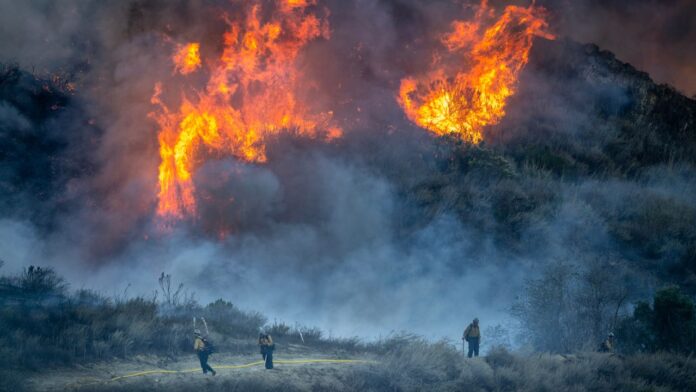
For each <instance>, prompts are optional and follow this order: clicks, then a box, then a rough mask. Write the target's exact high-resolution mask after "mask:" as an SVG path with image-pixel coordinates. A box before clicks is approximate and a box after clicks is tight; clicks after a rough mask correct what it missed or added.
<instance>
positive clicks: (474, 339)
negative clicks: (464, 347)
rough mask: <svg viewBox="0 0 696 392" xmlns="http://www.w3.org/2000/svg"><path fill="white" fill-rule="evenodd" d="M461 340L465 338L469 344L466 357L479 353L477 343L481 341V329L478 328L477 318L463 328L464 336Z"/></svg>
mask: <svg viewBox="0 0 696 392" xmlns="http://www.w3.org/2000/svg"><path fill="white" fill-rule="evenodd" d="M462 340H465V341H466V342H467V343H468V344H469V353H468V355H467V356H468V357H469V358H471V357H472V356H477V357H478V355H479V343H480V342H481V330H480V329H479V320H478V319H477V318H475V319H474V321H473V322H472V323H471V324H469V326H468V327H466V329H465V330H464V336H462Z"/></svg>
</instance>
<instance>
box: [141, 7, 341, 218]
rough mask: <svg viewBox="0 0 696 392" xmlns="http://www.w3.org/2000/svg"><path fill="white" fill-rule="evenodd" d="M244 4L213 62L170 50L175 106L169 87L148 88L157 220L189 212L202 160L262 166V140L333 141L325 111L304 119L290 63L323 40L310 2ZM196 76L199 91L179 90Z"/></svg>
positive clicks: (195, 50) (195, 51)
mask: <svg viewBox="0 0 696 392" xmlns="http://www.w3.org/2000/svg"><path fill="white" fill-rule="evenodd" d="M244 4H245V6H244V10H243V11H242V12H240V13H236V14H235V15H227V16H225V18H226V21H227V24H228V25H229V28H228V30H227V32H226V33H225V34H224V37H222V38H223V41H224V49H223V51H222V53H221V55H220V56H219V58H215V59H201V55H200V53H201V51H200V43H188V44H185V45H180V46H179V47H178V48H177V49H176V51H175V53H174V55H173V57H172V60H173V62H174V70H175V72H178V73H179V74H180V75H181V78H183V79H184V81H183V82H181V83H177V86H175V87H176V88H181V86H184V87H183V88H181V90H182V92H181V95H182V96H181V101H180V102H179V103H178V104H177V105H171V104H167V103H165V101H164V99H162V94H163V92H164V91H165V89H167V88H169V89H171V87H170V86H162V84H157V86H156V87H155V94H154V96H153V98H152V103H153V104H155V105H156V106H157V107H158V110H156V111H155V112H153V113H151V116H152V118H154V119H155V121H156V122H157V124H158V126H159V144H160V156H161V159H162V162H161V164H160V167H159V204H158V208H157V212H158V215H160V216H162V217H165V218H182V217H184V216H187V215H193V214H195V212H196V204H195V188H194V183H193V179H192V175H193V172H194V171H195V169H196V168H197V167H198V166H199V165H200V161H201V160H202V159H203V158H204V157H203V155H204V154H210V153H217V154H221V155H225V156H232V157H234V158H236V159H240V160H243V161H246V162H257V163H258V162H264V161H265V160H266V155H265V145H264V143H265V141H266V140H267V139H268V138H269V137H272V136H273V135H277V134H278V133H280V132H294V133H297V134H301V135H303V136H307V137H316V138H324V139H331V138H335V137H338V136H340V132H341V131H340V130H339V129H338V128H336V127H332V126H331V124H330V119H331V113H330V112H328V113H311V112H310V110H309V109H308V107H307V105H305V104H304V103H303V102H302V101H301V100H300V99H299V98H298V97H299V96H300V95H301V94H298V91H299V89H300V88H301V87H302V85H303V83H302V77H301V75H300V74H299V72H298V71H297V69H296V66H295V60H296V58H297V56H298V53H299V51H300V49H302V48H303V47H304V46H305V45H306V44H307V43H308V42H310V41H311V40H314V39H319V38H324V39H327V38H328V37H329V26H328V23H327V22H326V21H325V20H324V19H325V18H323V17H319V16H317V15H315V14H313V13H312V12H311V10H310V8H312V6H314V4H312V1H310V0H284V1H277V2H275V3H271V2H267V1H260V0H259V1H253V2H251V1H250V2H246V3H244ZM198 72H207V73H208V79H207V80H208V81H207V85H206V86H205V88H204V89H203V90H202V91H200V90H198V89H196V88H195V87H190V86H188V89H186V87H187V86H186V77H190V76H193V75H195V74H196V73H198ZM172 106H178V107H174V108H172ZM204 149H205V150H204Z"/></svg>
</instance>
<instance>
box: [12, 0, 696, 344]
mask: <svg viewBox="0 0 696 392" xmlns="http://www.w3.org/2000/svg"><path fill="white" fill-rule="evenodd" d="M243 3H244V2H241V1H236V2H235V1H232V2H227V1H216V2H212V3H211V2H199V1H194V0H191V1H183V0H182V1H174V2H169V1H149V2H146V1H130V2H123V1H96V0H95V1H63V2H60V3H56V2H50V1H31V2H29V1H27V2H19V3H18V2H10V1H3V2H0V15H3V16H2V17H0V22H1V23H0V36H2V37H3V39H2V40H1V41H0V53H3V55H2V58H0V62H16V63H18V64H19V66H20V68H21V69H24V70H30V71H31V70H33V72H34V73H35V74H36V75H37V76H38V78H34V77H33V76H30V75H29V74H24V76H22V79H21V80H22V81H23V82H21V83H19V82H18V83H14V84H12V83H10V84H7V83H5V84H4V85H3V84H2V83H0V87H2V88H3V89H7V90H2V92H3V94H2V95H0V97H2V100H0V137H1V139H0V141H1V142H2V146H3V147H4V146H11V147H12V148H13V150H12V151H19V152H17V153H16V155H12V156H10V155H3V156H2V157H3V166H2V169H0V170H1V172H0V180H1V182H0V185H2V186H3V189H12V191H13V194H16V195H17V196H16V197H5V198H4V199H3V202H2V206H3V214H2V216H3V219H2V220H0V252H1V254H0V257H2V258H3V260H6V261H7V264H6V265H5V267H4V268H6V269H8V270H9V271H18V270H20V269H21V268H22V267H24V266H27V265H29V264H48V265H51V266H54V267H55V268H56V269H57V270H58V271H59V272H60V273H61V274H63V275H65V276H66V277H67V278H68V281H70V282H73V285H74V286H78V287H88V288H97V289H99V290H105V291H107V293H109V291H113V292H117V291H121V290H123V289H124V288H125V287H126V286H127V285H128V284H131V285H132V286H131V287H132V291H131V292H132V293H137V294H145V295H148V294H149V293H151V291H152V290H153V289H154V288H155V284H156V279H157V277H158V276H159V274H160V273H161V272H162V271H166V272H168V273H171V274H172V275H173V279H174V280H176V281H181V282H183V283H184V284H185V286H186V287H187V288H188V289H189V290H191V291H193V292H195V293H196V295H197V297H198V298H200V299H201V300H203V301H208V300H213V299H215V298H218V297H223V298H226V299H229V300H231V301H232V302H234V303H235V304H239V305H240V306H241V307H243V308H248V309H254V310H259V311H261V312H263V313H265V314H266V315H269V316H270V317H271V318H278V319H281V320H287V321H289V322H299V323H303V324H310V325H314V324H316V325H318V326H320V327H322V328H323V329H325V330H328V331H331V332H332V333H335V334H337V335H341V336H347V335H362V336H370V337H375V336H379V335H384V334H386V333H389V332H390V331H393V330H404V329H405V330H412V331H416V332H418V333H422V334H424V335H426V336H429V337H440V336H448V337H451V338H458V336H459V334H460V333H461V328H462V327H463V326H465V325H466V323H468V322H469V320H470V319H472V318H473V317H479V318H480V319H481V320H482V323H483V324H484V325H486V324H487V325H492V324H495V323H508V322H509V320H508V316H507V314H508V310H509V307H510V304H511V302H512V301H513V300H514V298H515V296H516V294H517V293H518V291H519V290H520V288H521V287H522V285H523V283H524V280H525V279H526V278H528V277H530V276H534V274H535V273H537V272H538V271H539V270H540V269H541V268H542V267H543V265H545V264H546V263H547V262H549V261H552V260H555V259H559V258H562V259H568V258H576V257H578V255H583V257H592V256H598V255H611V256H617V257H624V256H625V253H626V247H625V244H623V243H618V242H617V241H616V240H615V238H616V233H615V232H614V231H613V230H614V226H612V223H611V214H612V213H613V212H614V211H620V210H621V209H622V208H624V203H623V202H622V200H623V199H622V197H628V196H627V195H631V194H636V193H638V194H640V193H641V192H647V195H648V196H650V197H652V196H655V195H662V196H664V195H667V196H665V197H668V198H683V195H685V194H692V193H685V192H686V191H685V190H684V189H677V188H675V187H673V186H672V185H670V184H668V183H666V182H664V181H662V179H663V178H664V173H672V170H673V168H669V167H660V168H656V169H654V170H655V172H657V173H660V174H651V177H649V178H646V179H645V183H644V184H636V183H634V182H633V181H631V180H616V181H604V180H602V179H598V180H592V181H588V182H585V181H578V183H570V184H568V183H566V182H563V181H556V180H553V179H550V178H548V177H545V176H544V175H543V174H540V173H538V172H535V171H534V170H533V169H534V168H529V167H526V168H525V167H523V166H524V163H525V162H516V161H514V159H511V162H507V163H506V164H507V165H508V166H505V165H503V164H502V163H500V160H499V157H498V156H497V155H496V153H495V152H490V151H488V150H485V151H484V152H479V153H480V154H482V155H480V156H477V159H478V158H480V159H479V160H476V159H474V160H472V161H471V162H465V163H459V162H454V161H456V159H458V158H457V155H456V152H457V151H456V148H457V147H456V146H450V145H446V146H444V147H443V145H442V143H441V142H439V141H437V140H435V139H433V138H431V137H430V136H429V135H428V134H427V133H426V132H425V131H422V130H420V129H417V128H416V127H414V126H413V125H412V124H410V123H409V122H408V121H407V120H406V119H405V117H404V115H403V112H402V111H401V109H400V108H399V106H398V104H397V103H396V100H395V93H396V91H398V84H399V81H400V79H401V78H403V77H404V76H405V75H407V74H409V73H412V72H414V71H420V70H423V69H424V68H427V67H428V65H429V63H430V60H431V59H432V56H433V53H432V51H433V49H432V48H433V42H436V37H437V36H438V35H439V34H440V33H441V32H442V31H444V30H446V29H447V28H448V25H449V21H450V20H452V18H453V15H456V16H457V17H466V16H467V15H469V14H470V13H471V8H470V7H467V6H466V5H462V4H459V3H456V2H450V1H438V2H428V3H427V4H426V3H425V2H417V1H377V2H376V1H354V2H346V1H338V0H336V1H329V2H326V3H321V4H320V5H318V7H327V8H328V9H329V10H330V17H329V22H330V25H331V29H332V32H331V38H330V39H329V40H317V41H315V42H313V43H311V44H310V45H309V46H308V47H307V48H306V50H305V51H303V53H302V57H301V59H300V60H299V62H298V67H300V69H301V70H302V73H303V74H307V75H312V80H313V83H315V85H314V86H313V88H312V89H311V91H312V92H313V94H315V95H313V96H312V97H311V100H312V101H313V104H314V105H316V106H317V107H320V108H321V109H322V110H333V111H334V118H335V119H336V120H337V121H338V122H340V123H341V124H342V126H343V127H344V128H345V129H346V131H347V132H346V134H345V136H344V137H343V138H342V139H341V140H338V141H335V142H331V143H323V142H316V141H313V140H307V139H301V138H295V137H291V136H288V137H279V138H278V139H277V140H274V141H272V143H271V144H270V145H269V147H268V163H267V164H258V165H257V164H247V163H241V162H238V161H235V160H233V159H230V158H228V157H215V159H209V160H208V161H207V163H205V164H203V165H201V167H199V168H198V169H197V171H196V173H195V175H194V181H195V185H196V189H197V194H196V198H197V199H198V200H199V201H200V203H199V206H200V210H199V211H198V212H199V215H198V217H197V218H196V219H191V220H190V221H187V222H183V223H181V224H178V225H173V226H171V227H166V228H164V230H163V227H162V225H161V222H158V221H157V219H156V218H155V217H154V209H155V206H156V202H157V200H156V195H157V186H156V183H157V178H156V177H157V166H158V164H159V153H158V145H157V131H156V129H155V126H154V124H153V123H152V122H151V121H150V120H149V119H148V113H149V112H150V111H152V110H153V106H152V104H151V102H150V97H151V96H152V93H153V87H154V85H155V83H156V82H157V81H161V80H165V81H172V80H175V78H176V77H175V76H174V75H172V68H171V63H170V58H169V56H170V54H171V49H172V48H173V46H174V45H175V44H176V43H182V42H188V41H192V40H195V41H200V42H202V47H201V51H202V53H203V54H204V55H205V54H206V53H207V54H211V53H212V54H215V53H218V52H219V50H220V37H221V35H222V32H223V31H224V29H225V28H226V25H225V22H224V20H223V19H222V18H220V17H219V13H220V10H226V11H228V12H233V11H234V9H235V7H242V6H244V4H243ZM558 4H559V5H557V6H556V8H553V4H551V5H549V7H550V8H552V11H555V12H559V14H560V15H562V18H569V15H570V14H569V13H564V12H570V11H569V10H570V9H571V8H569V7H570V6H569V5H567V4H565V3H560V2H559V3H558ZM573 4H576V3H575V2H574V3H573ZM641 4H643V3H642V2H641ZM672 6H673V7H677V4H676V3H674V4H673V5H672ZM577 7H587V8H582V9H583V10H585V9H587V10H589V11H587V12H588V14H587V15H600V16H601V18H600V17H597V19H593V20H595V22H593V23H580V22H579V21H578V22H577V23H570V24H568V25H567V27H566V28H567V29H568V31H569V33H568V34H569V35H571V36H576V37H579V38H578V39H581V40H582V39H585V38H583V37H586V38H587V39H588V40H594V38H595V37H600V38H601V39H599V38H598V39H599V41H603V40H605V41H603V42H606V43H607V45H613V44H614V42H616V41H613V40H612V39H613V38H612V37H611V36H610V35H609V34H608V33H607V31H614V30H610V29H611V28H612V27H611V24H612V23H611V22H610V21H611V20H613V19H611V18H613V17H615V6H613V5H609V6H607V8H606V9H601V8H598V7H599V6H598V5H596V4H595V3H593V2H589V1H587V2H584V3H582V6H577ZM612 7H614V8H612ZM644 7H647V6H642V5H641V6H637V7H636V10H635V15H643V13H642V12H644ZM572 9H573V10H574V9H576V8H572ZM646 9H647V8H646ZM670 9H672V8H670ZM583 12H584V11H583ZM583 15H585V14H583ZM673 16H674V15H673ZM588 17H589V16H588ZM561 20H563V21H565V20H566V19H561ZM582 20H585V21H587V19H582ZM443 21H445V22H443ZM580 26H582V27H584V29H581V28H580ZM627 26H628V29H627V30H625V31H626V32H627V33H625V34H630V32H631V29H632V28H636V29H637V28H638V27H639V22H633V23H632V24H631V23H629V24H628V25H627ZM590 27H592V28H590ZM685 34H686V33H685ZM624 37H625V35H624ZM665 39H666V38H665V36H663V35H661V34H658V35H656V37H655V41H650V42H651V43H652V42H654V45H655V48H657V47H660V48H662V46H660V45H663V43H664V40H665ZM685 41H686V40H684V42H682V41H679V42H677V43H676V45H675V46H670V48H675V47H679V46H681V47H682V48H683V47H685V45H688V44H687V43H686V42H685ZM643 42H645V41H643ZM629 49H630V48H628V47H626V48H623V50H627V52H625V53H626V56H634V55H636V56H637V54H636V52H629V51H628V50H629ZM670 50H671V49H670ZM692 52H694V53H696V51H692ZM685 53H686V52H685ZM689 53H690V52H689ZM627 59H628V58H627ZM691 63H693V62H691ZM638 64H645V66H646V68H650V67H657V68H659V69H660V70H664V73H663V74H660V73H659V72H658V71H655V72H658V73H657V74H656V75H675V78H676V79H674V82H675V83H677V84H678V85H681V86H685V87H682V88H684V89H690V88H692V87H690V86H691V85H690V84H689V83H691V82H690V81H689V80H687V79H685V77H686V76H684V75H686V74H687V73H684V74H683V75H682V76H679V75H680V74H678V73H677V74H674V73H672V72H668V71H667V70H669V69H670V67H677V66H678V65H677V60H676V58H674V59H670V60H668V61H667V62H666V63H665V64H666V65H664V64H662V63H659V64H658V63H650V62H644V63H640V61H638ZM542 65H543V64H542ZM682 66H684V67H687V68H685V69H687V70H688V66H687V65H683V64H682ZM660 67H664V68H660ZM651 72H652V70H651ZM54 74H61V75H62V74H65V75H67V76H66V77H69V78H71V80H74V81H75V83H76V90H75V92H74V93H69V92H68V93H64V94H57V96H59V97H61V99H63V100H64V101H65V102H64V104H63V105H62V106H63V107H65V109H64V110H57V111H55V113H54V111H51V112H48V113H47V114H42V115H38V114H37V113H35V112H33V111H32V110H33V109H31V108H35V107H42V106H46V105H47V104H46V103H45V102H44V101H42V100H41V99H34V98H33V97H36V95H35V93H36V91H40V90H42V84H43V81H42V80H43V79H41V76H42V75H43V76H47V75H48V76H50V75H54ZM548 79H549V78H548V74H547V73H545V70H544V69H543V66H540V67H536V68H534V67H531V68H530V70H529V71H527V72H526V73H525V75H524V76H523V80H522V82H521V87H520V90H521V92H520V95H519V97H517V98H514V99H517V101H515V102H511V103H510V108H511V110H510V112H509V113H508V116H507V117H506V119H505V120H504V123H503V124H501V126H500V128H501V129H503V130H508V131H507V132H508V133H506V134H505V133H504V134H503V135H504V137H500V140H495V141H494V143H493V145H494V146H497V147H498V148H500V149H501V150H503V151H506V152H510V153H511V155H512V156H513V157H514V154H515V152H516V151H515V146H517V145H521V144H524V143H525V142H528V141H529V140H530V138H536V139H537V140H538V139H542V138H543V137H544V135H549V134H554V135H555V136H554V138H553V140H554V142H555V141H558V142H559V143H561V142H564V143H568V144H573V145H574V146H576V149H578V150H580V149H587V150H588V151H592V152H594V149H601V148H603V147H604V146H605V144H606V141H607V140H610V139H612V137H613V136H615V135H616V132H617V130H616V129H609V128H601V127H597V125H598V124H600V123H602V122H604V120H605V119H606V118H607V117H611V116H618V115H620V114H622V113H623V112H624V111H625V110H626V109H625V108H626V106H627V105H630V103H631V102H632V101H631V97H630V95H629V94H627V92H626V91H627V90H626V89H624V88H622V86H621V85H618V86H617V85H614V84H612V85H609V86H604V87H601V88H600V87H598V86H596V85H592V86H590V87H588V85H587V84H586V83H584V82H582V81H580V77H579V76H577V75H574V76H571V77H567V76H566V75H563V76H562V77H559V80H560V81H558V80H555V81H554V80H552V81H549V80H548ZM554 82H556V83H557V84H554ZM568 83H571V84H572V83H575V84H572V85H573V86H575V87H574V88H572V89H568V88H567V86H568V85H569V84H568ZM563 87H565V89H564V88H563ZM525 91H527V93H525ZM530 91H531V93H530ZM564 91H565V92H564ZM17 92H22V93H23V94H24V95H17ZM562 94H565V95H562ZM11 95H13V96H21V97H26V99H24V100H21V99H15V100H12V99H6V98H5V97H8V96H11ZM559 96H562V99H560V100H559V99H558V97H559ZM49 97H53V95H50V96H49ZM552 99H555V100H556V102H560V104H559V105H554V106H553V109H549V105H548V102H549V101H550V100H552ZM27 100H28V101H27ZM32 100H33V101H32ZM26 102H29V103H26ZM595 102H603V103H604V104H602V105H601V106H602V110H603V111H604V112H602V113H604V115H605V118H598V117H597V113H596V111H595V109H596V107H597V106H596V105H594V103H595ZM48 106H49V107H50V106H52V105H48ZM581 108H583V109H581ZM501 132H502V131H501ZM19 135H25V137H24V138H23V139H22V138H20V137H19ZM588 135H591V136H593V137H591V138H588ZM588 139H591V140H592V142H591V143H590V142H588ZM18 140H21V142H20V141H18ZM35 140H40V141H43V142H42V143H43V144H41V143H39V144H38V147H37V144H36V143H34V142H33V141H35ZM48 141H50V142H51V143H48ZM588 145H589V147H588ZM26 146H31V147H32V148H33V149H24V148H25V147H26ZM486 151H488V152H486ZM583 151H584V150H583ZM21 153H24V155H22V154H21ZM475 153H476V151H473V152H471V154H475ZM464 155H465V156H467V157H468V155H466V154H464ZM18 156H24V157H31V159H29V161H30V162H31V163H27V160H26V159H25V160H18V159H10V158H14V157H18ZM6 161H7V162H10V161H11V162H13V164H12V165H5V162H6ZM44 161H45V163H41V162H44ZM481 162H483V164H482V163H481ZM584 163H586V164H587V167H588V169H587V172H585V173H579V174H578V175H583V174H588V173H590V174H594V172H592V170H591V165H592V162H590V161H589V160H588V162H584ZM605 163H606V164H607V165H608V164H609V163H607V162H600V163H599V164H605ZM477 165H482V166H477ZM34 167H38V168H40V169H37V170H33V169H32V170H33V171H32V170H30V169H31V168H34ZM508 169H510V170H513V171H516V172H517V173H518V175H517V177H512V178H511V177H510V176H509V175H508V174H506V172H505V171H506V170H508ZM690 170H691V169H687V170H685V173H686V174H684V177H685V178H693V172H692V171H690ZM27 173H29V174H32V173H39V174H37V176H34V177H32V176H29V178H31V180H28V179H26V178H27V176H28V175H27ZM490 173H493V175H490ZM658 180H659V181H658ZM593 181H596V182H593ZM660 181H662V182H660ZM680 181H681V182H680V183H681V184H685V183H690V182H688V181H686V180H683V179H682V180H680ZM27 183H29V185H27ZM646 184H647V185H646ZM684 186H686V185H684ZM689 189H691V188H689ZM689 192H691V191H689ZM8 193H9V192H8ZM37 195H45V197H44V196H41V197H38V196H37ZM648 196H645V197H648ZM598 198H600V199H603V198H608V199H610V201H611V203H609V204H607V205H608V206H611V207H604V208H600V206H601V203H598V202H597V199H598ZM682 203H683V204H685V205H687V206H688V207H689V208H691V207H693V201H689V200H683V201H682ZM519 206H522V207H519ZM520 208H521V209H520ZM608 216H609V218H608ZM682 251H683V250H682ZM586 255H589V256H586ZM670 257H672V258H673V259H678V257H679V255H672V256H670ZM579 262H580V261H579ZM78 282H80V283H78Z"/></svg>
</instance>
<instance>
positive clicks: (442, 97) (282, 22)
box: [151, 0, 553, 219]
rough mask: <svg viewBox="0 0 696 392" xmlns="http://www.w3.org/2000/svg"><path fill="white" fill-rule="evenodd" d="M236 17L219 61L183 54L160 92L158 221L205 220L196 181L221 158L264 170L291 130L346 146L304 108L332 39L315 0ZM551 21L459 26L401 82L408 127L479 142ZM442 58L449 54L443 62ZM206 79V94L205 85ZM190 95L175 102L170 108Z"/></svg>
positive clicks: (534, 13) (488, 15)
mask: <svg viewBox="0 0 696 392" xmlns="http://www.w3.org/2000/svg"><path fill="white" fill-rule="evenodd" d="M240 4H241V5H243V7H242V9H241V10H239V11H238V12H235V13H234V15H227V16H225V20H226V22H227V24H228V26H229V27H228V29H227V32H226V33H225V34H224V36H223V37H222V39H223V44H224V45H223V50H222V52H221V54H220V55H219V56H218V57H217V58H201V57H202V56H201V53H203V51H202V50H201V44H200V43H198V42H190V43H185V44H180V45H178V46H177V47H176V48H175V50H174V53H173V55H172V61H173V71H174V73H175V74H176V78H175V82H176V85H175V86H170V85H163V84H162V83H159V84H157V86H156V88H155V94H154V96H153V98H152V103H153V104H155V105H156V107H157V110H156V111H155V112H153V113H151V116H152V117H153V118H154V119H155V120H156V122H157V124H158V126H159V144H160V157H161V160H162V161H161V164H160V167H159V195H158V196H159V204H158V208H157V212H158V215H159V216H161V217H165V218H173V219H180V218H183V217H185V216H195V215H196V211H197V208H196V196H195V191H196V190H195V186H194V181H193V175H194V172H195V171H196V169H197V168H199V167H200V166H201V164H202V163H203V161H204V160H205V159H206V158H208V157H210V156H229V157H233V158H235V159H238V160H241V161H244V162H251V163H263V162H265V161H266V143H267V142H268V140H269V138H271V137H273V136H276V135H278V134H280V133H284V132H292V133H294V134H299V135H302V136H305V137H311V138H316V139H321V140H330V139H333V138H336V137H340V135H341V133H342V131H341V129H340V128H339V127H338V126H336V125H335V124H333V120H332V119H331V117H332V112H316V111H313V110H312V109H310V105H308V104H307V102H305V100H304V99H303V98H302V97H303V96H305V95H304V94H303V92H306V91H303V87H304V86H306V85H308V83H307V78H308V77H309V76H307V75H302V74H301V73H300V72H299V70H298V68H297V66H296V60H297V58H298V55H299V53H300V51H301V50H302V49H303V48H304V47H305V46H306V45H307V44H308V43H309V42H311V41H312V40H316V39H329V25H328V22H327V21H326V14H327V12H324V15H317V10H318V9H321V8H320V7H318V6H317V4H316V2H315V1H312V0H276V1H274V2H271V1H261V0H257V1H250V2H240ZM545 16H546V15H545V11H544V10H543V9H542V8H539V7H536V6H534V5H530V6H529V7H526V8H525V7H519V6H507V7H506V8H505V9H504V10H503V11H502V13H501V14H500V15H496V12H495V11H494V10H493V9H492V8H491V7H489V5H488V3H487V1H485V0H484V1H483V2H482V3H481V4H480V5H479V6H478V7H476V12H475V14H474V16H473V18H472V19H471V20H470V21H454V22H453V23H452V24H451V31H450V32H448V33H446V34H444V35H443V36H442V37H441V39H440V44H441V45H442V48H443V50H441V51H436V53H437V54H436V56H435V59H434V60H433V63H432V66H431V68H430V69H431V70H430V71H428V72H427V73H425V74H422V75H414V76H412V77H408V78H405V79H403V80H401V86H400V91H399V94H398V101H399V104H400V105H401V107H402V108H403V109H404V111H405V112H406V115H407V117H408V118H409V119H410V120H411V121H413V122H414V123H416V124H418V125H419V126H421V127H423V128H425V129H428V130H430V131H432V132H434V133H435V134H438V135H445V134H455V135H457V136H458V137H460V138H461V139H462V140H464V141H467V142H470V143H478V142H480V141H482V140H483V137H484V135H483V132H484V130H483V129H484V127H485V126H486V125H491V124H495V123H497V122H498V121H500V119H501V118H502V117H503V116H504V115H505V104H506V100H507V99H508V98H509V97H510V96H511V95H512V94H514V92H515V88H516V83H517V78H518V75H519V73H520V71H521V69H522V68H523V67H524V66H525V64H526V63H527V61H528V56H529V51H530V49H531V46H532V42H533V40H534V38H535V37H544V38H547V39H553V36H552V35H551V34H549V33H548V32H547V31H546V30H547V28H548V25H547V22H546V20H545ZM438 52H442V53H438ZM201 76H204V78H203V80H206V81H207V82H206V83H205V86H204V87H203V88H197V86H194V84H195V83H194V82H190V84H189V83H188V81H190V80H196V81H198V83H200V80H201ZM172 90H173V91H174V92H179V91H181V98H180V100H179V101H177V103H176V104H170V103H168V102H166V100H165V99H164V98H163V97H164V96H165V93H167V92H170V93H171V91H172Z"/></svg>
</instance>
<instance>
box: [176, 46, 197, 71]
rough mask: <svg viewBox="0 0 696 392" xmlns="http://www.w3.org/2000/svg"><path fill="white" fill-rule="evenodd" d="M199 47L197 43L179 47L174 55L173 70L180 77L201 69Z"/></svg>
mask: <svg viewBox="0 0 696 392" xmlns="http://www.w3.org/2000/svg"><path fill="white" fill-rule="evenodd" d="M200 48H201V45H200V44H199V43H197V42H193V43H190V44H188V45H182V46H179V50H177V51H176V53H174V56H173V57H172V60H173V61H174V70H175V71H178V72H179V73H181V74H182V75H186V74H190V73H191V72H193V71H195V70H197V69H198V68H200V67H201V54H200Z"/></svg>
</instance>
